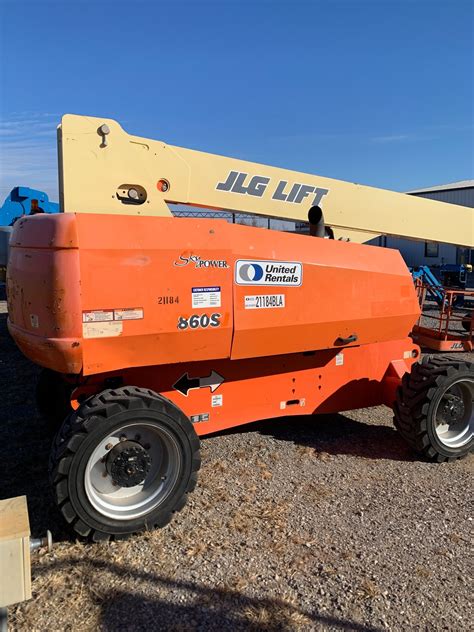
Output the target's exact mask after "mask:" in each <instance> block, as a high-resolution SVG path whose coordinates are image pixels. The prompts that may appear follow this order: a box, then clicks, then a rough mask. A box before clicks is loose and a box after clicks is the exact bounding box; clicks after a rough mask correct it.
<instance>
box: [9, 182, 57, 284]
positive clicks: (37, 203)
mask: <svg viewBox="0 0 474 632" xmlns="http://www.w3.org/2000/svg"><path fill="white" fill-rule="evenodd" d="M36 213H59V204H58V203H57V202H50V201H49V197H48V195H47V194H46V193H45V192H44V191H38V190H37V189H30V188H29V187H15V188H14V189H12V190H11V191H10V193H9V194H8V196H7V198H6V200H5V202H4V203H3V206H1V207H0V281H1V280H3V278H4V274H5V269H6V266H7V260H8V241H9V239H10V234H11V232H12V230H13V229H12V226H13V224H14V223H15V220H17V219H18V218H19V217H22V216H23V215H35V214H36Z"/></svg>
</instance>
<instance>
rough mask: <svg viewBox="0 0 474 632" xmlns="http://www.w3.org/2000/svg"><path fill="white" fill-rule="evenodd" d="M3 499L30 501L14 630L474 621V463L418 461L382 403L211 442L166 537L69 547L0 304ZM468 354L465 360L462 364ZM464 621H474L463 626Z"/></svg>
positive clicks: (438, 625) (430, 625)
mask: <svg viewBox="0 0 474 632" xmlns="http://www.w3.org/2000/svg"><path fill="white" fill-rule="evenodd" d="M0 345H1V356H0V383H1V386H2V389H3V393H4V396H3V397H2V398H1V400H0V418H1V419H2V435H3V437H2V439H3V440H2V441H1V442H0V468H1V475H0V497H1V498H4V497H8V496H13V495H17V494H26V495H27V496H28V503H29V510H30V520H31V527H32V532H33V534H34V535H42V534H44V531H45V530H46V529H47V528H50V529H51V530H52V531H53V537H54V539H55V542H56V544H55V548H54V550H53V553H51V554H47V553H44V552H43V553H42V554H40V555H39V556H36V557H35V558H34V562H33V569H32V573H33V594H34V598H33V600H31V601H29V602H27V603H24V604H21V605H19V606H17V607H12V608H10V625H11V630H22V631H23V630H38V631H40V630H41V631H43V630H50V631H55V630H75V631H82V630H104V631H112V630H113V631H115V630H145V629H152V630H163V631H165V630H166V631H168V630H169V631H171V630H174V631H188V630H203V631H207V630H209V631H212V630H215V631H216V632H217V631H219V632H222V631H227V630H231V631H234V630H236V631H238V630H271V631H276V630H282V631H285V632H287V631H290V630H335V631H339V630H364V631H378V630H387V629H388V630H394V631H398V630H426V631H428V630H429V631H431V630H459V631H461V630H462V631H465V630H467V629H469V628H470V625H472V621H473V611H472V602H471V597H472V578H471V576H470V573H471V572H472V568H473V563H472V562H473V560H472V549H471V547H470V545H471V544H472V536H473V522H472V473H473V464H474V459H473V457H472V456H471V457H469V458H467V459H464V460H462V461H459V462H456V463H453V464H443V465H433V464H429V463H424V462H421V461H418V460H417V459H416V457H415V456H414V455H413V454H412V453H411V451H410V450H409V449H408V448H407V446H406V445H405V444H404V442H403V441H402V439H401V438H400V437H399V436H398V434H397V433H396V432H395V430H394V429H393V426H392V423H391V412H390V411H389V410H388V409H387V408H384V407H378V408H372V409H364V410H358V411H352V412H350V413H344V414H339V415H330V416H322V417H316V418H309V417H301V418H294V417H293V418H289V419H280V420H277V421H274V422H271V421H267V422H261V423H258V424H252V425H249V426H247V427H244V428H242V429H241V430H238V431H235V432H232V433H223V434H221V435H218V436H213V437H209V438H206V439H205V440H204V441H203V444H202V456H203V467H202V470H201V475H200V483H199V485H198V487H197V489H196V491H195V492H194V493H193V494H192V495H191V497H190V500H189V503H188V505H187V507H185V509H184V510H183V511H182V512H181V513H180V514H179V515H178V516H177V517H176V518H175V520H174V521H173V522H172V523H171V525H169V526H168V527H166V528H165V529H164V530H161V531H156V532H151V533H146V534H144V535H142V536H139V537H134V538H132V539H131V540H128V541H118V542H113V543H110V544H104V545H85V544H82V543H77V542H74V541H73V540H71V539H70V536H69V535H68V534H67V533H66V532H65V531H64V529H63V523H62V520H61V519H60V517H59V515H58V513H57V511H56V509H55V507H54V505H53V504H52V501H51V499H50V496H49V488H48V483H47V475H46V462H47V455H48V451H49V445H50V442H51V436H50V435H49V433H48V431H47V428H46V426H45V424H44V422H43V421H42V420H41V419H38V418H37V415H36V412H35V407H34V381H35V378H36V374H37V369H36V367H34V366H33V365H32V364H31V363H29V362H28V361H27V360H26V359H24V358H23V357H22V355H21V354H20V353H19V351H18V350H17V349H16V348H15V346H14V344H13V342H12V341H11V339H10V338H9V337H8V334H7V331H6V305H5V303H4V302H0ZM458 355H459V357H463V356H464V357H465V358H468V357H469V355H470V354H458ZM469 622H471V623H469Z"/></svg>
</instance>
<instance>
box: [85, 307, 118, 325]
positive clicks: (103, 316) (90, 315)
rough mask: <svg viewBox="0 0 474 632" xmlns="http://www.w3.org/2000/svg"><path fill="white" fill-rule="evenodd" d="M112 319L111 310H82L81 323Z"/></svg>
mask: <svg viewBox="0 0 474 632" xmlns="http://www.w3.org/2000/svg"><path fill="white" fill-rule="evenodd" d="M113 319H114V313H113V311H112V310H103V309H96V310H94V311H90V312H82V322H83V323H103V322H107V321H109V320H113Z"/></svg>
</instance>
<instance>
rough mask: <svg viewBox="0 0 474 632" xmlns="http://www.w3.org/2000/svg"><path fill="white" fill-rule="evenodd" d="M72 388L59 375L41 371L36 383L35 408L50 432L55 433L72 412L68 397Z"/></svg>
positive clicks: (53, 372) (44, 370)
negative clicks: (46, 422)
mask: <svg viewBox="0 0 474 632" xmlns="http://www.w3.org/2000/svg"><path fill="white" fill-rule="evenodd" d="M73 388H74V387H73V386H72V385H70V384H68V383H67V382H65V380H64V378H63V376H62V375H61V374H60V373H56V371H51V369H42V370H41V373H40V374H39V376H38V380H37V382H36V407H37V409H38V412H39V413H40V415H41V416H42V417H44V418H45V419H47V421H48V425H49V426H50V428H51V429H52V430H55V431H56V430H57V429H58V427H59V425H60V424H61V423H62V422H63V421H64V419H65V418H66V417H67V416H68V415H69V414H70V413H71V412H72V407H71V399H70V396H71V393H72V391H73Z"/></svg>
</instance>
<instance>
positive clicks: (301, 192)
mask: <svg viewBox="0 0 474 632" xmlns="http://www.w3.org/2000/svg"><path fill="white" fill-rule="evenodd" d="M270 182H271V178H269V177H267V176H251V177H250V174H248V173H245V172H243V171H229V174H228V175H227V178H226V179H225V180H224V181H223V182H218V183H217V184H216V190H217V191H227V192H228V193H239V194H240V195H252V196H253V197H260V198H261V197H263V195H264V193H265V191H266V190H267V189H268V188H269V185H270ZM270 186H271V185H270ZM270 190H271V189H270ZM328 193H329V189H323V188H322V187H317V186H313V185H311V184H303V183H301V182H295V183H293V184H290V183H289V182H288V181H287V180H280V181H279V182H278V184H277V185H276V187H275V188H274V190H273V193H272V200H277V201H280V202H292V203H294V204H300V203H301V202H303V200H304V199H305V198H307V197H308V196H310V195H312V199H311V206H321V200H322V199H323V197H324V196H325V195H327V194H328Z"/></svg>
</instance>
